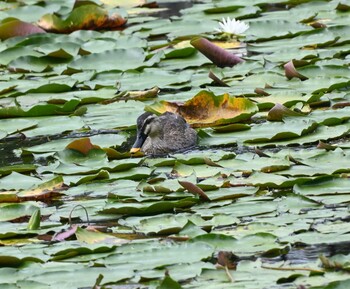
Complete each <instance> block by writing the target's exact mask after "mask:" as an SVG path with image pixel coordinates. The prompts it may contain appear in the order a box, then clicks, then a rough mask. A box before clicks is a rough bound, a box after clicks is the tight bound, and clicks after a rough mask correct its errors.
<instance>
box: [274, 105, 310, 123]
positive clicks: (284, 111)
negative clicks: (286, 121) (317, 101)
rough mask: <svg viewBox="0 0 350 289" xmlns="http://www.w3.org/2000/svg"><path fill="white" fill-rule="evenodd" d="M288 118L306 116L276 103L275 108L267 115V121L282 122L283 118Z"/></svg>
mask: <svg viewBox="0 0 350 289" xmlns="http://www.w3.org/2000/svg"><path fill="white" fill-rule="evenodd" d="M286 116H289V117H292V116H304V114H301V113H299V112H296V111H294V110H291V109H289V108H287V107H285V106H284V105H282V104H279V103H276V104H275V106H274V107H273V108H271V109H270V110H269V112H268V114H267V120H270V121H282V120H283V117H286Z"/></svg>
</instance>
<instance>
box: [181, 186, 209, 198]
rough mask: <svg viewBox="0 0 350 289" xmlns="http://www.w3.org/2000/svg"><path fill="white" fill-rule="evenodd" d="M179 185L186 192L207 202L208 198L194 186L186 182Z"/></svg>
mask: <svg viewBox="0 0 350 289" xmlns="http://www.w3.org/2000/svg"><path fill="white" fill-rule="evenodd" d="M179 184H180V185H181V186H183V187H184V188H185V189H186V190H187V191H189V192H190V193H192V194H194V195H198V196H199V197H200V198H201V199H202V200H204V201H207V202H209V201H210V199H209V197H208V196H207V195H206V194H205V193H204V191H203V190H202V189H201V188H200V187H198V186H196V185H195V184H192V183H191V182H186V181H179Z"/></svg>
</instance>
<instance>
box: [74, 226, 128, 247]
mask: <svg viewBox="0 0 350 289" xmlns="http://www.w3.org/2000/svg"><path fill="white" fill-rule="evenodd" d="M75 235H76V237H77V240H78V241H80V242H84V243H88V244H96V243H106V244H119V245H121V244H125V243H128V241H127V240H124V239H120V238H117V237H114V236H112V235H108V234H104V233H101V232H99V231H97V230H95V229H93V228H91V227H90V228H89V229H82V228H80V227H78V228H77V229H76V231H75Z"/></svg>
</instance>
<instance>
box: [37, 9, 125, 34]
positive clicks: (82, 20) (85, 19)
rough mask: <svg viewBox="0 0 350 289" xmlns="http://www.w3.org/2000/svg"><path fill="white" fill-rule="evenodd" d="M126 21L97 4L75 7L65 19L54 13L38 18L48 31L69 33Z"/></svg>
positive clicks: (114, 25)
mask: <svg viewBox="0 0 350 289" xmlns="http://www.w3.org/2000/svg"><path fill="white" fill-rule="evenodd" d="M125 23H126V19H124V18H123V17H121V16H120V15H119V14H116V13H114V14H112V15H109V14H108V11H107V10H105V9H103V8H101V7H99V6H97V5H91V4H89V5H82V6H79V7H77V8H75V9H74V10H73V11H72V12H71V13H70V14H69V16H68V17H67V18H66V19H64V20H63V19H62V18H60V17H58V16H57V15H55V14H46V15H44V16H43V17H41V19H40V20H39V22H38V24H39V26H40V27H42V28H43V29H45V30H46V31H50V32H59V33H69V32H72V31H76V30H99V29H106V28H108V29H113V28H117V27H120V26H122V25H124V24H125Z"/></svg>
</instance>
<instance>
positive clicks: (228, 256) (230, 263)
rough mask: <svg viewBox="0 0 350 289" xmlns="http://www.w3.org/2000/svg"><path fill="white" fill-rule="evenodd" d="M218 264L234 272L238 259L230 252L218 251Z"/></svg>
mask: <svg viewBox="0 0 350 289" xmlns="http://www.w3.org/2000/svg"><path fill="white" fill-rule="evenodd" d="M217 262H218V264H219V265H221V266H223V267H227V268H228V269H232V270H236V267H237V262H238V257H237V256H236V255H234V254H233V253H232V252H228V251H219V253H218V260H217Z"/></svg>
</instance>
